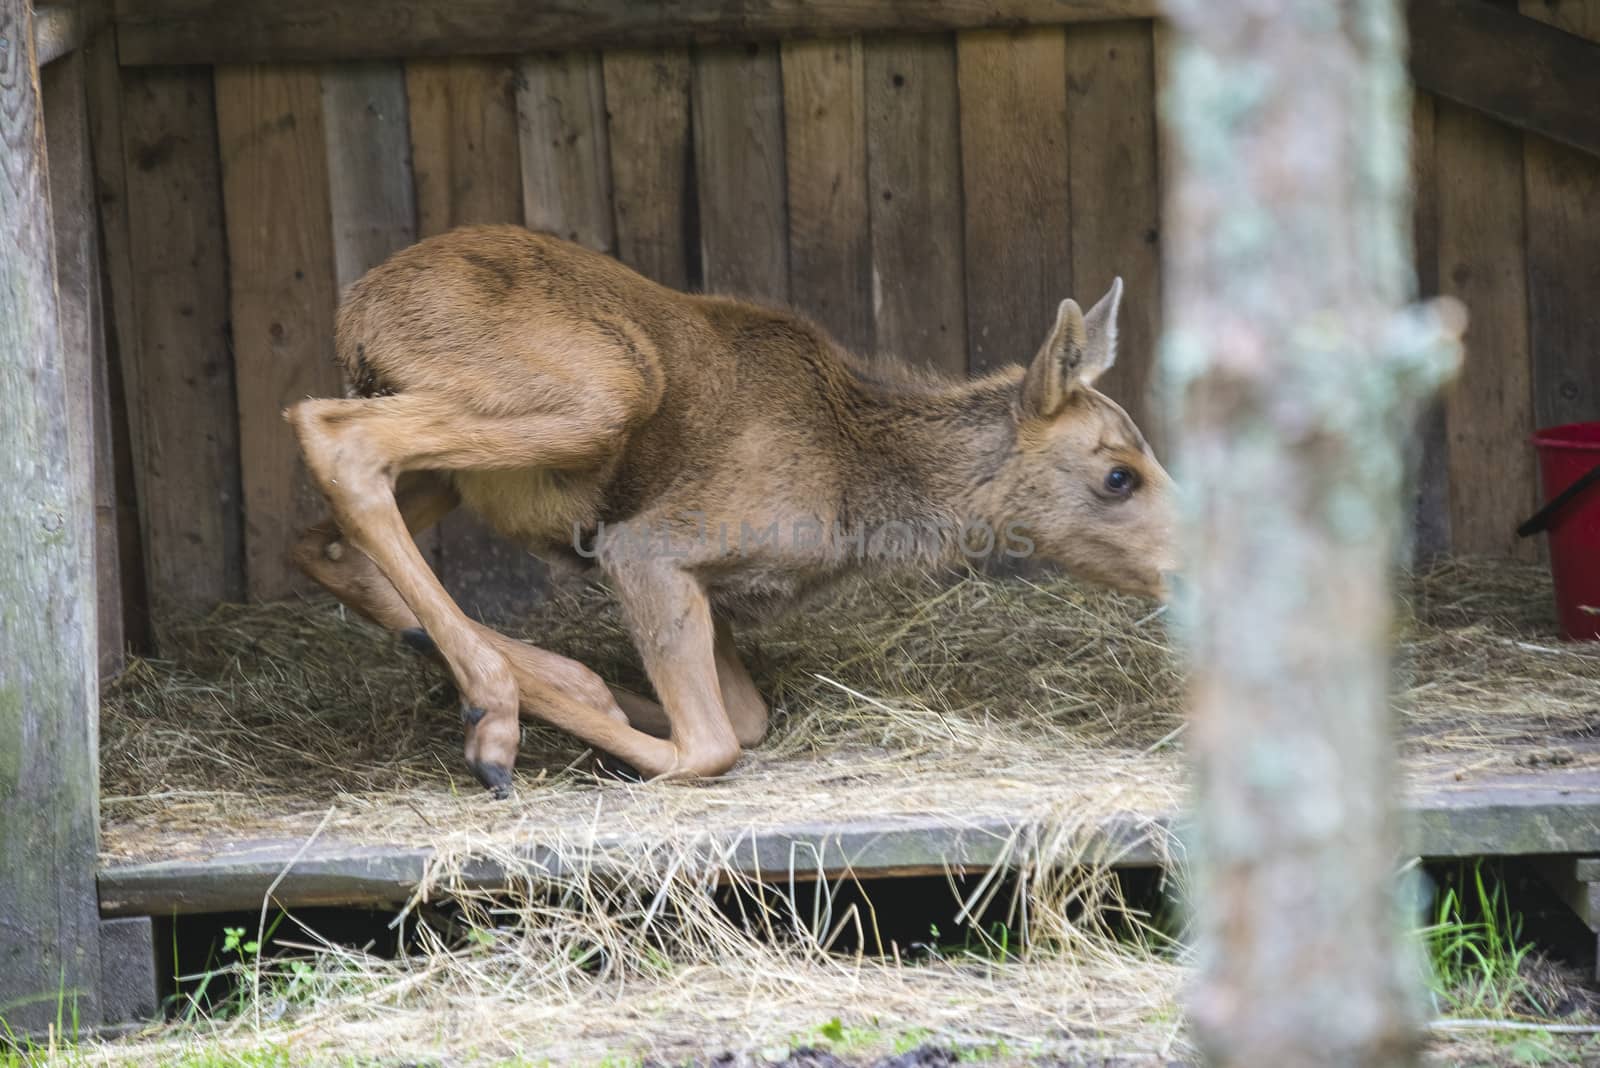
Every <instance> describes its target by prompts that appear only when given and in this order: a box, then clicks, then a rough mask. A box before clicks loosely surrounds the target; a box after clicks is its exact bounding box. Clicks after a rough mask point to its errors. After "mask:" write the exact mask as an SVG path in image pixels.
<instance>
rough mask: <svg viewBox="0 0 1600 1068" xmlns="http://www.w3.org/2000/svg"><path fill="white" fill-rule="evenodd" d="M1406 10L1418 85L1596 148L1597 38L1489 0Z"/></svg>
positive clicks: (1443, 0) (1416, 1) (1422, 3)
mask: <svg viewBox="0 0 1600 1068" xmlns="http://www.w3.org/2000/svg"><path fill="white" fill-rule="evenodd" d="M1536 6H1538V7H1543V6H1544V4H1543V0H1540V2H1539V4H1538V5H1536ZM1524 10H1525V11H1527V10H1528V8H1526V7H1525V8H1524ZM1406 13H1407V18H1408V21H1409V23H1410V29H1411V77H1412V79H1413V80H1414V81H1415V82H1416V83H1417V85H1418V86H1420V87H1421V88H1423V89H1426V90H1428V91H1429V92H1432V93H1436V94H1438V95H1439V96H1442V97H1444V98H1445V99H1447V100H1452V101H1455V102H1456V103H1458V104H1464V105H1466V106H1467V107H1470V108H1475V109H1477V110H1478V111H1482V112H1485V113H1486V114H1489V115H1492V116H1494V117H1495V118H1497V119H1499V120H1500V121H1501V122H1505V123H1509V124H1511V125H1512V126H1516V127H1519V128H1520V129H1523V130H1527V131H1529V132H1531V133H1537V134H1541V135H1543V136H1545V137H1549V138H1552V139H1554V140H1556V141H1560V142H1562V143H1563V144H1567V145H1571V146H1572V147H1574V148H1578V149H1582V150H1583V151H1585V152H1588V153H1590V154H1600V108H1596V107H1595V106H1594V101H1596V100H1600V45H1596V44H1594V43H1593V42H1591V41H1587V40H1584V39H1583V38H1582V37H1580V36H1577V35H1575V34H1572V33H1564V32H1562V30H1560V29H1556V28H1553V27H1551V26H1546V25H1543V24H1542V23H1541V22H1538V21H1535V20H1534V19H1532V18H1528V17H1526V16H1525V15H1519V14H1518V13H1517V10H1516V8H1515V7H1514V6H1510V5H1502V4H1498V3H1492V2H1490V0H1410V2H1409V3H1408V4H1407V5H1406ZM1559 18H1560V17H1559V16H1553V17H1552V19H1551V20H1550V21H1554V22H1556V24H1557V25H1560V22H1559Z"/></svg>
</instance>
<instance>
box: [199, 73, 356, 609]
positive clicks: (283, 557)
mask: <svg viewBox="0 0 1600 1068" xmlns="http://www.w3.org/2000/svg"><path fill="white" fill-rule="evenodd" d="M216 91H217V139H218V143H219V148H220V152H221V159H222V191H223V199H224V202H225V204H226V206H227V215H228V257H229V263H230V267H231V271H230V278H231V280H232V286H231V291H230V300H229V306H230V307H231V309H232V311H233V345H234V378H235V382H236V386H237V390H238V398H239V458H240V473H241V481H242V484H243V489H244V516H245V539H244V546H245V577H246V579H247V580H248V589H249V594H250V596H251V597H252V598H258V599H271V598H275V597H283V596H286V595H288V594H289V593H292V592H294V591H295V590H297V589H302V588H306V586H307V582H308V580H306V579H305V578H304V577H302V576H301V575H300V573H299V572H298V570H296V569H295V567H294V566H293V564H292V563H290V560H289V552H290V550H291V549H292V547H293V545H294V540H295V538H296V537H298V536H299V534H300V532H301V531H302V530H303V529H304V528H305V527H307V526H310V525H311V524H312V523H315V522H317V521H318V520H319V519H321V517H322V516H323V514H324V513H325V512H326V510H327V506H326V504H325V503H324V501H323V499H322V495H321V493H319V492H318V490H317V488H316V487H315V486H314V485H313V484H312V482H311V478H310V476H309V475H308V474H307V472H306V470H305V467H304V464H303V462H302V460H301V458H300V448H299V444H298V443H297V442H296V441H295V437H294V434H293V432H292V431H291V430H290V427H289V424H288V423H287V422H285V421H284V419H283V415H282V412H283V409H284V408H285V407H286V406H288V405H290V404H293V403H294V402H296V401H298V400H302V399H303V398H305V397H308V396H310V397H319V396H337V395H338V393H339V391H340V388H341V383H340V380H339V373H338V371H337V369H336V367H335V365H334V362H333V313H334V306H335V303H336V286H335V282H334V266H333V238H332V234H331V233H330V231H329V220H330V214H329V206H328V165H327V156H326V140H325V137H324V133H323V128H322V87H321V84H320V82H319V80H318V77H317V71H316V70H315V69H314V68H311V67H281V66H251V67H218V68H217V71H216Z"/></svg>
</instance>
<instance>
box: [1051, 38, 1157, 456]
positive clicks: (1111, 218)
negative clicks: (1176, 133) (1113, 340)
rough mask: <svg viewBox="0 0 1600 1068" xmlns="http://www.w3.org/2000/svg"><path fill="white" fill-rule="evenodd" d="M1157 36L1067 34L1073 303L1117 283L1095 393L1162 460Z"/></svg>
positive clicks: (1088, 303) (1085, 301)
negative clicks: (1120, 411) (1109, 357)
mask: <svg viewBox="0 0 1600 1068" xmlns="http://www.w3.org/2000/svg"><path fill="white" fill-rule="evenodd" d="M1151 32H1152V31H1151V24H1150V23H1149V22H1105V23H1092V24H1085V25H1082V26H1073V27H1069V28H1068V29H1067V31H1066V65H1067V135H1068V144H1069V155H1070V157H1071V183H1070V187H1071V196H1070V198H1069V199H1070V214H1069V218H1070V229H1071V244H1072V265H1071V270H1070V274H1071V278H1072V285H1073V289H1074V292H1073V294H1072V295H1073V296H1075V297H1076V298H1077V300H1078V303H1079V304H1081V305H1083V307H1084V308H1089V307H1091V306H1093V303H1094V302H1095V301H1097V300H1099V299H1100V296H1101V294H1103V293H1105V291H1106V290H1107V289H1108V288H1109V287H1110V285H1111V280H1112V279H1113V278H1116V277H1118V276H1121V278H1122V281H1123V285H1124V291H1123V298H1122V312H1121V317H1120V323H1119V328H1118V332H1117V362H1116V364H1115V366H1113V367H1112V369H1111V370H1110V371H1109V372H1107V373H1106V375H1105V376H1104V377H1103V378H1102V379H1101V380H1100V382H1099V389H1100V390H1102V391H1103V392H1104V393H1105V394H1106V395H1107V396H1109V397H1111V398H1112V399H1113V400H1116V401H1117V402H1118V403H1120V404H1121V405H1122V406H1123V407H1124V408H1126V409H1127V411H1128V414H1129V415H1131V416H1132V417H1133V420H1134V422H1135V423H1137V424H1138V425H1139V427H1140V428H1141V429H1142V430H1143V431H1144V432H1145V435H1146V436H1147V437H1148V438H1149V440H1150V443H1151V445H1152V447H1154V448H1155V450H1156V452H1157V454H1158V455H1164V454H1165V445H1166V440H1167V437H1166V433H1165V429H1166V428H1165V420H1164V419H1163V418H1162V412H1163V410H1164V406H1163V405H1162V404H1161V403H1160V402H1159V398H1158V396H1157V389H1158V388H1159V383H1158V382H1157V380H1156V373H1155V372H1156V345H1157V344H1158V342H1159V341H1160V337H1161V190H1160V173H1159V161H1158V159H1157V147H1156V137H1157V132H1156V116H1155V68H1154V64H1155V61H1154V45H1153V43H1152V41H1151ZM1062 295H1063V296H1066V295H1067V294H1062ZM1042 338H1043V335H1042V334H1041V340H1042Z"/></svg>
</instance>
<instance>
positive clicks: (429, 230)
mask: <svg viewBox="0 0 1600 1068" xmlns="http://www.w3.org/2000/svg"><path fill="white" fill-rule="evenodd" d="M406 100H407V106H408V109H409V116H410V122H411V160H412V167H413V174H414V180H415V183H416V191H417V234H418V236H419V237H430V236H432V235H434V234H439V233H443V232H444V231H446V230H449V229H451V228H452V227H456V226H466V225H469V224H472V223H520V222H522V169H521V164H520V162H519V160H518V145H517V102H516V69H515V67H514V66H513V65H512V63H511V62H510V61H508V60H504V59H476V58H474V59H414V60H408V61H407V62H406Z"/></svg>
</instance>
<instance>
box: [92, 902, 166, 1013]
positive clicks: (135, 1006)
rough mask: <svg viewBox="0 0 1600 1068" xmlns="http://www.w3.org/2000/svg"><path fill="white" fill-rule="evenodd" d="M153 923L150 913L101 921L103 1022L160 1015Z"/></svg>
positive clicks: (101, 999)
mask: <svg viewBox="0 0 1600 1068" xmlns="http://www.w3.org/2000/svg"><path fill="white" fill-rule="evenodd" d="M152 926H153V925H152V924H151V922H150V918H149V917H147V916H119V917H117V918H116V919H110V920H101V921H100V1017H101V1020H102V1021H103V1022H104V1023H107V1024H123V1023H133V1022H138V1023H149V1022H152V1021H156V1020H159V1019H161V987H160V984H159V981H158V980H157V978H156V952H155V933H154V931H153V929H152Z"/></svg>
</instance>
